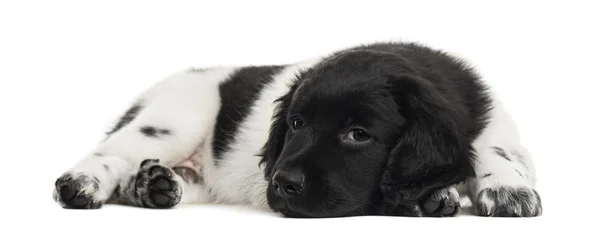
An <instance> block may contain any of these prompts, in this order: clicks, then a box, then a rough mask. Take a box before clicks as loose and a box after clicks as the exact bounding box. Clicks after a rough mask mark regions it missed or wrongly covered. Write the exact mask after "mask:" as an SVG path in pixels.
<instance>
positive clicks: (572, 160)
mask: <svg viewBox="0 0 600 232" xmlns="http://www.w3.org/2000/svg"><path fill="white" fill-rule="evenodd" d="M449 2H452V3H449ZM599 9H600V8H599V7H598V6H597V5H596V4H594V1H563V2H559V1H538V2H534V1H515V2H509V1H497V2H495V3H492V2H491V1H472V2H460V3H459V2H458V1H438V2H429V1H416V0H415V1H406V2H402V1H389V2H379V1H373V0H370V1H361V2H335V3H334V2H327V3H325V2H318V1H317V2H309V1H298V2H291V1H289V2H284V1H280V2H275V1H274V2H272V3H258V2H257V1H239V2H228V1H213V2H201V1H195V2H194V3H191V2H187V3H183V2H180V1H162V2H155V1H135V2H134V1H94V2H92V1H35V2H34V1H2V2H0V78H1V83H0V94H1V97H0V101H1V102H0V110H1V112H0V117H1V120H0V123H1V124H0V143H1V144H0V154H1V159H0V160H1V163H0V164H1V167H0V172H1V175H0V176H1V177H2V178H3V180H2V184H0V186H1V187H0V201H2V202H3V203H2V204H0V211H1V212H2V213H3V216H1V217H0V221H1V222H0V227H5V228H1V229H0V231H21V230H22V229H23V228H36V227H37V229H36V231H39V230H42V229H43V230H44V231H50V230H55V229H57V230H68V231H86V232H87V231H120V230H124V231H149V230H150V231H153V230H156V231H160V230H170V231H179V230H180V231H224V230H227V229H229V228H232V229H235V230H236V231H238V230H240V229H242V230H257V231H264V230H273V231H306V230H307V229H309V230H313V231H330V230H337V231H347V230H351V231H355V230H356V231H364V230H370V231H382V230H383V231H405V230H410V231H414V230H418V231H421V230H425V231H439V230H443V231H448V230H450V231H454V230H462V229H467V230H478V231H489V230H491V231H506V230H508V229H510V230H513V231H522V230H524V229H526V228H527V229H534V230H536V231H537V229H541V228H543V229H546V227H547V228H556V229H561V230H562V229H573V230H575V231H580V230H592V231H597V229H598V227H597V221H595V219H596V218H597V216H598V212H599V204H598V201H599V199H598V198H599V197H598V191H597V189H598V188H597V185H596V184H597V183H598V181H597V179H598V177H599V175H598V174H597V173H598V165H597V164H598V163H597V162H598V156H599V155H600V152H599V151H598V150H599V144H598V143H599V141H598V138H599V137H598V134H597V133H598V131H599V129H600V128H599V127H598V120H597V119H598V116H600V115H599V114H598V111H597V108H598V107H599V104H598V100H599V96H600V95H599V94H598V87H597V84H598V79H599V78H600V75H599V72H598V66H599V64H598V63H599V61H600V60H599V58H598V54H599V53H598V52H600V50H599V46H598V41H600V37H599V36H598V34H597V33H598V30H599V28H600V26H599V22H600V17H598V14H599V13H598V10H599ZM388 40H410V41H420V42H423V43H425V44H428V45H431V46H433V47H436V48H443V49H446V50H448V51H451V52H453V53H455V54H460V55H462V56H464V57H466V58H468V60H470V61H471V62H473V63H474V64H475V65H476V66H477V68H478V69H479V71H480V72H481V73H482V75H484V76H485V77H486V78H488V79H489V80H491V82H492V83H493V84H494V87H495V89H496V90H497V91H498V92H500V94H501V95H502V96H503V99H504V101H505V102H506V104H507V105H508V107H509V109H510V110H511V111H512V113H513V115H514V117H515V119H516V120H517V121H518V123H519V125H520V128H521V131H522V134H523V139H524V143H525V144H526V145H527V146H528V147H529V149H530V150H531V151H532V152H533V153H534V158H535V162H536V165H537V167H538V172H539V173H538V174H539V176H540V182H539V186H538V191H539V192H540V194H541V197H542V202H543V206H544V215H543V216H541V217H538V218H529V219H503V218H482V217H475V216H464V215H463V216H460V217H456V218H445V219H431V218H399V217H355V218H341V219H316V220H293V219H282V218H278V217H274V216H273V215H270V214H267V215H265V214H259V213H256V212H252V211H247V210H245V209H243V208H239V207H217V206H208V205H206V206H186V207H181V208H178V209H174V210H143V209H137V208H130V207H119V206H105V207H104V208H102V209H100V210H94V211H77V210H75V211H73V210H63V209H61V208H60V207H59V206H58V205H56V204H55V203H54V202H53V201H52V197H51V195H52V189H53V184H54V181H55V179H56V178H57V177H58V176H60V175H61V174H62V173H63V172H64V171H66V170H67V169H68V168H69V167H70V166H71V165H72V164H74V162H75V161H76V160H77V159H79V158H81V157H82V155H83V154H85V153H86V152H88V151H89V150H91V149H92V148H93V146H94V145H95V144H96V143H97V142H98V141H100V139H102V138H103V133H104V132H106V131H107V129H108V128H109V126H110V125H111V123H112V122H113V121H114V120H115V119H116V117H117V116H119V114H120V113H121V112H122V111H123V110H124V109H125V108H126V107H127V106H128V104H129V103H130V100H132V98H133V97H134V96H135V95H137V94H138V93H139V92H140V91H143V90H144V89H145V88H146V87H148V86H149V85H151V84H153V83H154V82H156V81H158V80H159V79H161V78H163V77H164V76H165V75H167V74H169V73H172V72H175V71H179V70H181V69H185V68H188V67H191V66H212V65H249V64H274V63H287V62H295V61H299V60H302V59H306V58H310V57H311V56H316V55H320V54H323V53H326V52H330V51H333V50H336V49H339V48H344V47H348V46H353V45H356V44H359V43H368V42H375V41H388ZM588 224H589V226H591V227H590V228H584V227H587V226H588ZM11 226H18V229H15V228H13V229H10V227H11ZM593 228H596V229H593Z"/></svg>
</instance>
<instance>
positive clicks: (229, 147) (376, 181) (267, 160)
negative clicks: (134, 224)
mask: <svg viewBox="0 0 600 232" xmlns="http://www.w3.org/2000/svg"><path fill="white" fill-rule="evenodd" d="M399 57H401V58H402V59H400V58H399ZM396 58H398V60H395V59H396ZM399 61H402V62H401V63H402V65H401V66H402V68H401V69H402V70H403V71H402V72H407V73H409V74H406V73H403V74H401V75H398V76H399V77H386V78H387V79H385V80H383V79H382V78H383V77H382V76H386V75H387V74H388V71H389V73H393V72H396V73H398V70H400V69H396V68H397V67H396V66H395V65H396V64H398V63H395V62H399ZM363 64H364V65H366V66H365V67H362V68H361V69H359V68H360V66H362V65H363ZM392 67H393V68H392ZM407 67H408V68H407ZM404 68H406V69H404ZM371 69H373V70H376V71H377V73H374V71H373V70H371ZM387 69H394V70H395V71H393V72H392V71H391V70H387ZM355 70H356V71H355ZM406 70H409V71H406ZM430 70H431V71H430ZM429 71H430V72H429ZM343 72H349V74H348V75H340V73H343ZM361 72H364V73H365V75H364V76H370V77H369V78H373V79H372V80H369V81H366V82H361V81H364V80H360V79H361V77H358V76H360V74H356V75H357V77H348V80H347V81H346V80H344V78H345V76H352V75H354V74H355V73H361ZM396 73H393V74H396ZM417 73H418V74H417ZM380 74H381V75H380ZM316 76H324V77H319V78H317V77H316ZM332 76H335V77H332ZM340 76H344V77H340ZM371 76H372V77H371ZM375 76H377V77H375ZM380 76H381V77H380ZM405 76H423V77H425V78H423V79H419V78H413V77H411V78H407V77H405ZM429 77H432V78H429ZM365 78H366V77H365ZM428 78H429V79H428ZM436 78H438V79H436ZM440 78H441V79H440ZM444 78H445V79H444ZM461 78H462V79H461ZM308 80H310V81H308ZM321 80H322V82H321ZM340 80H341V81H340ZM365 80H366V79H365ZM379 80H383V81H382V83H381V85H382V86H384V85H385V86H388V85H393V86H394V87H397V88H395V90H393V91H391V92H389V91H388V92H385V93H383V92H381V93H379V92H378V93H376V94H374V91H378V90H377V89H378V88H379V87H380V85H379V84H378V81H379ZM354 81H356V82H354ZM415 83H416V84H415ZM345 84H349V85H351V86H346V87H348V88H347V89H345V87H344V85H345ZM353 84H354V85H353ZM371 85H372V86H371ZM307 86H309V87H307ZM369 86H371V87H369ZM455 86H456V87H455ZM361 88H365V90H364V91H363V90H362V89H361ZM331 89H340V90H335V91H339V93H338V92H335V93H332V94H324V93H325V92H327V91H330V92H331V91H332V90H331ZM357 89H358V90H360V91H362V92H361V94H363V92H364V94H366V95H364V96H366V98H368V99H371V98H372V100H373V101H372V102H369V103H368V104H365V105H366V106H373V107H376V106H378V104H381V107H379V108H378V109H375V111H378V110H379V109H387V108H386V106H389V104H388V103H390V101H393V102H395V103H394V104H398V111H399V112H401V113H400V114H398V115H395V114H396V112H392V111H389V112H384V111H382V112H380V114H376V115H389V118H388V117H382V118H381V120H383V121H381V123H382V124H381V125H390V126H386V127H387V128H378V127H377V125H371V126H372V127H373V128H370V129H369V128H367V129H366V131H367V132H369V133H372V134H366V133H367V132H365V131H363V130H356V129H352V130H350V131H351V132H348V133H346V134H344V133H345V132H344V133H342V134H344V136H346V137H343V138H341V139H340V141H343V142H340V144H342V145H339V146H338V145H335V146H334V147H333V148H332V147H331V146H333V145H331V144H336V143H337V142H338V140H332V142H328V144H327V145H319V142H315V141H316V139H317V138H319V139H323V138H325V139H327V138H329V137H326V136H323V135H325V134H327V133H328V132H326V131H319V130H320V129H319V128H323V129H322V130H326V128H329V127H332V126H331V121H329V122H327V123H325V121H322V122H321V121H319V123H322V124H320V125H319V126H315V127H311V128H310V130H309V129H306V131H304V132H302V131H301V128H303V127H302V126H303V125H305V126H304V127H306V128H308V126H309V125H311V124H310V123H311V122H315V124H316V121H317V119H319V120H321V118H322V120H326V119H325V118H327V117H329V116H331V115H335V114H336V112H337V113H341V112H344V110H347V109H348V108H349V107H352V106H345V105H344V104H345V103H344V101H346V102H347V101H355V100H356V99H354V100H352V98H351V97H352V96H354V95H346V94H349V92H348V91H350V92H352V91H354V90H357ZM301 90H302V91H301ZM311 91H312V92H311ZM315 91H322V92H319V93H314V92H315ZM360 91H359V92H360ZM408 92H410V95H409V94H408ZM402 94H405V95H406V96H414V97H406V98H404V95H402ZM329 95H331V96H329ZM372 95H373V96H372ZM401 95H402V97H400V96H401ZM311 96H316V97H318V99H319V100H315V101H314V102H313V101H312V100H311V99H312V97H311ZM340 96H342V97H348V96H350V98H346V99H350V100H343V99H339V98H340ZM357 96H358V95H357ZM359 96H361V97H363V95H359ZM286 98H287V99H286ZM305 98H306V99H305ZM429 98H431V99H429ZM292 99H293V100H292ZM332 99H335V100H341V101H340V102H341V103H340V104H336V103H334V102H336V101H330V100H332ZM361 99H362V98H360V99H358V100H356V102H355V103H353V104H354V105H360V104H362V103H361V101H362V100H361ZM432 99H433V100H432ZM436 99H437V100H436ZM302 101H306V102H305V103H304V104H305V105H306V104H309V105H310V107H308V108H306V107H305V109H304V111H302V112H303V113H304V114H303V118H302V120H299V119H297V118H296V119H292V121H291V125H293V126H294V128H295V129H293V130H292V129H289V128H288V127H287V126H282V125H280V124H278V123H282V122H283V121H286V123H285V124H288V122H289V120H288V119H289V118H288V117H292V118H293V117H294V115H291V114H290V115H286V114H287V110H288V109H292V108H294V107H296V106H295V105H298V104H301V103H298V102H302ZM365 101H367V100H365ZM435 101H441V103H439V104H438V102H435ZM319 103H322V104H319ZM417 103H418V104H425V105H426V106H427V107H423V108H421V106H420V105H419V106H417V105H416V104H417ZM390 104H391V103H390ZM290 107H291V108H290ZM411 107H414V108H419V109H420V110H413V109H412V108H411ZM388 108H389V107H388ZM307 109H308V110H307ZM313 109H314V110H313ZM320 109H325V110H327V109H329V110H331V112H329V113H327V112H326V111H320ZM389 110H396V109H395V108H393V107H392V108H390V109H389ZM365 111H366V110H357V111H351V110H350V111H348V112H344V114H349V115H352V114H353V113H356V112H358V113H361V112H365ZM306 112H311V113H312V114H318V115H317V117H313V118H310V116H308V113H306ZM299 114H300V113H299ZM363 116H364V115H363ZM331 117H332V118H335V117H333V116H331ZM357 117H358V118H360V117H361V116H353V117H352V118H353V120H355V119H356V118H357ZM365 117H371V115H369V116H365ZM311 120H312V121H311ZM332 120H334V121H333V122H336V121H335V120H337V119H332ZM344 120H346V119H344ZM386 120H387V121H386ZM428 120H431V121H428ZM384 121H385V122H384ZM385 123H387V124H385ZM425 123H427V124H425ZM366 124H369V123H363V124H362V126H361V127H360V128H363V127H368V126H365V125H366ZM372 124H377V123H372ZM396 126H398V129H397V130H396V129H395V127H396ZM296 127H297V129H298V132H292V131H295V130H296ZM422 127H431V128H430V130H425V129H422ZM356 128H358V127H356ZM410 128H413V129H414V130H416V131H418V132H414V131H411V129H410ZM331 130H332V131H334V130H338V128H337V127H336V128H334V129H331ZM446 130H448V131H447V133H446ZM309 131H310V132H309ZM399 131H403V132H402V133H405V132H404V131H406V134H402V133H400V132H399ZM422 131H424V132H422ZM421 132H422V133H424V134H425V136H423V134H420V133H421ZM292 133H298V134H295V135H293V136H292V135H291V134H292ZM300 133H309V134H310V136H308V135H302V136H303V137H302V138H301V141H303V142H301V143H299V142H297V141H296V142H294V136H296V137H297V136H301V134H300ZM432 133H434V135H432V136H430V137H429V136H427V135H429V134H432ZM435 133H439V134H435ZM442 133H446V134H442ZM382 134H385V136H383V135H382ZM307 136H308V137H307ZM348 136H350V139H348ZM361 136H362V137H361ZM377 136H379V137H377ZM411 136H412V138H411ZM284 138H285V139H288V140H289V142H288V141H287V140H286V142H284ZM331 138H333V137H331ZM411 139H412V140H415V141H412V140H411ZM436 139H439V140H436ZM297 140H298V139H297ZM384 140H385V141H384ZM388 140H389V141H388ZM429 140H431V141H429ZM434 140H436V141H434ZM298 141H300V140H298ZM311 141H312V142H311ZM399 141H400V142H399ZM425 141H429V142H430V143H432V144H433V145H428V144H425V145H422V144H424V143H425ZM411 143H414V144H416V145H414V146H411ZM294 144H295V145H294ZM377 144H379V145H380V146H379V147H377V146H378V145H377ZM397 144H402V146H400V145H397ZM294 146H296V148H294ZM319 146H320V147H322V148H323V149H332V150H331V151H330V152H328V153H326V154H325V153H324V154H320V155H319V157H312V158H310V159H309V158H302V162H300V161H298V160H300V158H299V157H308V156H309V155H306V154H305V153H310V154H316V153H319V152H307V151H306V150H310V148H313V147H319ZM294 149H295V150H294ZM323 149H322V150H323ZM365 149H369V150H368V152H366V150H365ZM292 150H293V151H292ZM342 150H343V151H345V152H342V153H343V154H344V155H347V157H342V156H338V155H337V153H340V152H339V151H342ZM394 152H396V153H401V154H403V155H392V154H390V155H388V153H394ZM402 152H404V153H402ZM284 153H285V155H281V156H280V154H284ZM354 153H356V154H354ZM438 153H439V154H438ZM450 153H452V154H450ZM349 154H352V157H350V156H351V155H349ZM378 154H385V155H378ZM406 154H408V155H406ZM327 155H331V157H335V158H323V157H324V156H327ZM371 155H372V156H373V157H371ZM353 159H356V160H357V161H354V160H353ZM307 160H308V161H307ZM294 162H295V164H294V165H295V166H294V168H296V169H293V168H290V167H291V166H290V165H291V163H294ZM357 162H360V163H361V164H360V165H362V166H364V167H357V166H359V164H357ZM298 163H301V164H298ZM330 163H334V164H331V165H337V164H335V163H339V166H331V165H330ZM328 165H330V166H328ZM365 165H366V166H365ZM298 167H301V168H298ZM336 167H340V169H343V170H335V171H331V170H334V169H336ZM342 167H343V168H342ZM355 168H356V169H355ZM365 168H369V169H365ZM275 169H277V170H275ZM297 169H301V170H302V174H297V173H296V174H290V173H291V172H294V171H289V170H297ZM413 169H414V170H413ZM283 170H285V171H283ZM277 171H280V173H278V172H277ZM282 173H287V174H285V175H286V176H285V178H284V182H285V183H284V182H282V183H283V184H281V183H278V182H277V178H280V179H281V178H283V177H281V176H283V175H284V174H282ZM315 173H318V174H315ZM340 173H345V174H343V175H344V176H349V177H350V176H353V175H359V176H354V177H352V178H353V181H355V182H356V183H347V182H345V180H346V179H344V177H338V176H339V175H341V174H340ZM294 175H296V176H294ZM311 175H319V176H311ZM299 176H301V178H300V179H302V180H299V179H298V178H296V177H299ZM324 176H325V177H324ZM332 176H335V177H332ZM363 177H364V178H363ZM286 178H287V179H286ZM311 178H312V179H311ZM319 178H320V179H319ZM267 180H269V181H267ZM333 180H335V181H333ZM535 181H536V177H535V169H534V165H533V163H532V160H531V157H530V154H529V152H528V151H527V150H526V148H524V147H523V146H522V145H521V143H520V141H519V135H518V132H517V127H516V126H515V124H514V123H513V121H512V120H511V118H510V115H509V114H508V112H506V111H505V109H504V108H503V107H502V105H501V103H500V101H499V99H497V98H496V96H495V95H494V94H493V93H492V92H491V91H489V90H488V89H487V86H486V85H485V84H480V82H479V81H478V80H477V77H476V75H475V74H474V73H473V72H472V71H471V70H470V69H469V68H468V67H466V66H464V65H463V63H461V62H459V61H458V60H457V59H455V58H453V57H450V56H447V55H446V54H444V53H441V52H439V51H434V50H430V49H428V48H425V47H423V46H419V45H416V44H410V43H406V44H404V43H384V44H373V45H366V46H360V47H355V48H352V49H348V50H344V51H340V52H337V53H334V54H330V55H326V56H322V57H317V58H315V59H312V60H308V61H304V62H300V63H296V64H290V65H278V66H260V67H215V68H207V69H197V70H187V71H184V72H181V73H177V74H174V75H172V76H170V77H168V78H166V79H165V80H164V81H162V82H160V83H158V84H156V85H155V86H153V87H152V88H150V89H149V90H147V91H145V92H144V93H143V94H142V95H140V96H139V97H138V98H137V99H136V101H135V102H134V104H133V105H132V107H131V108H130V109H129V110H128V111H127V112H126V113H125V114H124V115H123V116H122V118H121V119H120V121H119V122H118V123H117V125H116V126H115V127H114V128H113V129H112V130H111V131H110V132H109V133H108V136H107V138H106V140H104V141H103V142H101V143H100V144H99V145H98V146H97V147H96V148H95V149H94V150H93V151H91V152H90V154H89V155H87V156H86V157H84V158H83V159H82V160H81V161H80V162H79V163H77V164H76V165H74V166H73V168H72V169H71V170H69V171H68V172H66V173H65V174H64V175H63V176H61V177H60V178H59V179H58V180H57V182H56V189H55V191H54V198H55V200H56V201H57V202H59V203H60V204H61V206H63V207H65V208H99V207H100V206H102V205H103V204H105V203H110V202H114V203H120V204H129V205H135V206H140V207H148V208H170V207H173V206H175V205H177V204H181V203H203V202H215V203H224V204H244V205H249V206H252V207H254V208H257V209H263V210H275V211H279V212H282V213H283V214H284V215H287V216H300V217H329V216H346V215H366V214H370V215H372V214H378V215H408V216H451V215H455V214H456V212H457V210H458V208H459V205H458V201H459V191H460V192H461V193H464V194H467V196H469V197H470V198H471V199H472V201H473V203H474V205H475V209H476V212H477V213H478V214H480V215H492V216H536V215H540V214H541V212H542V210H541V202H540V198H539V195H538V194H537V192H536V191H535V190H534V185H535ZM271 182H272V183H271ZM290 183H291V184H290ZM322 183H326V184H322ZM319 184H322V185H319ZM316 186H317V187H316ZM318 186H320V187H318ZM332 186H335V188H333V187H332ZM356 186H360V188H359V187H356ZM306 188H308V189H306ZM315 189H317V190H315ZM331 189H334V190H339V189H344V191H337V192H336V191H334V190H331ZM341 192H343V193H341ZM301 194H304V195H306V196H303V197H305V198H307V199H302V200H303V201H302V202H309V201H310V202H311V203H306V204H304V205H299V204H300V203H298V202H299V201H300V200H298V202H292V200H290V199H291V198H292V195H293V197H295V198H300V196H298V195H301ZM311 194H316V195H314V196H313V195H311ZM344 194H346V195H344ZM334 196H340V197H335V199H334ZM341 196H344V197H341ZM317 198H319V199H317ZM320 198H323V199H320ZM342 198H344V199H353V201H352V202H350V203H348V202H343V200H340V199H342ZM282 199H287V204H286V203H281V202H282V201H283V202H286V200H282ZM320 201H323V202H324V203H322V204H321V203H319V204H317V203H314V204H315V205H314V207H313V206H309V205H310V204H313V202H320Z"/></svg>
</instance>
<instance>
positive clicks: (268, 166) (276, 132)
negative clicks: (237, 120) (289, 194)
mask: <svg viewBox="0 0 600 232" xmlns="http://www.w3.org/2000/svg"><path fill="white" fill-rule="evenodd" d="M298 82H299V81H296V82H294V83H293V84H292V85H291V87H290V90H289V91H288V93H286V94H285V95H283V96H281V97H279V98H278V99H277V100H275V102H274V103H275V104H276V106H275V109H274V111H273V116H272V121H271V128H270V131H269V137H268V140H267V142H266V143H265V145H264V147H263V152H262V154H260V156H261V160H260V163H259V165H265V166H264V176H265V178H268V177H269V176H270V175H271V170H272V169H273V166H274V165H275V162H276V161H277V159H278V158H279V154H280V153H281V151H282V150H283V145H284V144H285V139H286V135H287V131H288V124H287V114H288V108H289V107H290V105H291V102H292V98H293V95H294V92H295V91H296V89H297V88H298V85H299V83H298Z"/></svg>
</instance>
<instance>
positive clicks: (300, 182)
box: [273, 170, 304, 197]
mask: <svg viewBox="0 0 600 232" xmlns="http://www.w3.org/2000/svg"><path fill="white" fill-rule="evenodd" d="M273 188H274V190H275V193H277V195H279V196H281V197H293V196H296V195H299V194H301V193H302V192H303V191H304V175H303V174H302V173H301V172H299V171H283V170H277V171H276V172H275V175H273Z"/></svg>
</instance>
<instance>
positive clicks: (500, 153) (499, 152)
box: [493, 147, 512, 161]
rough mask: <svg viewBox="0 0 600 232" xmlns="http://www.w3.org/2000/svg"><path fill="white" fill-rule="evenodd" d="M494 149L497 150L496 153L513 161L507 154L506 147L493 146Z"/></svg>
mask: <svg viewBox="0 0 600 232" xmlns="http://www.w3.org/2000/svg"><path fill="white" fill-rule="evenodd" d="M493 149H494V151H496V154H497V155H499V156H502V158H504V159H506V160H508V161H512V160H511V159H510V158H509V157H508V155H506V152H505V151H504V149H502V148H499V147H493Z"/></svg>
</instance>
